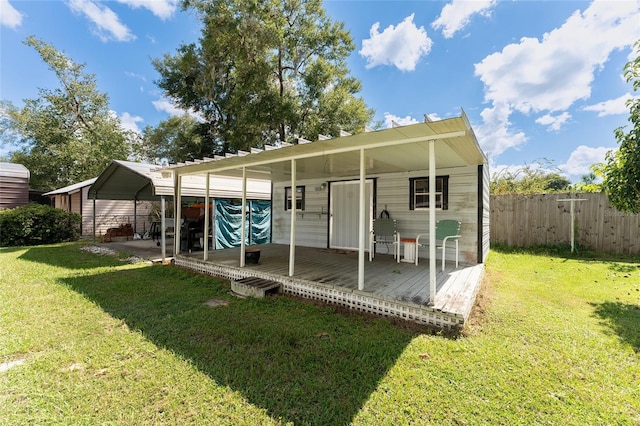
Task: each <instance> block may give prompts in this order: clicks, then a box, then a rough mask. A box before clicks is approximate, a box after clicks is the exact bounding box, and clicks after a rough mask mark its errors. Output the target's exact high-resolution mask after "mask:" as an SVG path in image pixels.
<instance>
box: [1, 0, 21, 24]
mask: <svg viewBox="0 0 640 426" xmlns="http://www.w3.org/2000/svg"><path fill="white" fill-rule="evenodd" d="M0 10H2V13H0V25H2V26H5V27H9V28H13V29H16V28H18V27H19V26H20V25H22V18H23V15H22V13H20V12H18V10H17V9H16V8H15V7H13V6H12V5H11V3H9V0H0Z"/></svg>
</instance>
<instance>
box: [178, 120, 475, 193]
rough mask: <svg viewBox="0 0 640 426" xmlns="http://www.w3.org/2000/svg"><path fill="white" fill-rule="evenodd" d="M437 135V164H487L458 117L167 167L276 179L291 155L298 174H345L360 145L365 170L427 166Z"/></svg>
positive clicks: (355, 164)
mask: <svg viewBox="0 0 640 426" xmlns="http://www.w3.org/2000/svg"><path fill="white" fill-rule="evenodd" d="M431 140H435V141H437V142H438V143H436V146H435V161H436V164H437V165H438V167H461V166H467V165H471V164H474V165H475V164H485V163H486V162H487V159H486V157H485V155H484V153H483V152H482V150H481V149H480V146H479V144H478V141H477V139H476V137H475V134H474V133H473V129H472V128H471V126H470V125H469V122H468V120H467V118H466V115H465V114H464V111H463V113H462V115H461V116H460V117H455V118H450V119H445V120H440V121H434V122H427V123H419V124H413V125H408V126H403V127H396V128H391V129H384V130H378V131H373V132H365V133H359V134H357V135H352V136H346V137H339V138H335V139H329V140H320V141H315V142H308V141H304V140H300V142H299V143H298V144H294V145H289V144H283V145H282V146H281V147H279V148H276V147H271V146H267V147H265V149H264V150H253V151H252V152H251V153H248V152H239V153H237V154H232V155H230V154H227V155H226V156H224V157H222V156H219V157H218V156H216V157H215V158H205V159H203V160H199V161H194V162H187V163H178V164H174V165H171V166H169V167H168V169H171V170H173V171H174V172H176V173H178V174H180V175H183V176H185V175H190V174H203V173H211V174H213V175H216V176H230V177H238V178H239V177H242V175H243V174H242V170H243V169H245V170H246V173H247V177H248V178H254V179H268V180H271V181H272V182H274V183H278V182H288V181H290V179H291V167H290V165H291V161H292V160H295V161H296V164H297V179H298V180H302V179H321V178H334V179H335V178H343V177H348V176H358V175H359V174H360V150H362V149H364V150H365V151H366V161H365V167H366V170H365V171H366V173H367V175H378V174H385V173H394V172H410V171H414V170H424V169H425V168H426V166H427V165H428V162H429V141H431Z"/></svg>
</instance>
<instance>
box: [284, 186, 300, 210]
mask: <svg viewBox="0 0 640 426" xmlns="http://www.w3.org/2000/svg"><path fill="white" fill-rule="evenodd" d="M291 200H292V196H291V187H290V186H287V187H285V188H284V209H285V210H291ZM296 210H304V186H296Z"/></svg>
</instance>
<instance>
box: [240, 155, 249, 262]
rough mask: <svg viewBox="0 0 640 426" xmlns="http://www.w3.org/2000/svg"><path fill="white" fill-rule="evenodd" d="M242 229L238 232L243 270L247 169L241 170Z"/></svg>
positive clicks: (245, 233)
mask: <svg viewBox="0 0 640 426" xmlns="http://www.w3.org/2000/svg"><path fill="white" fill-rule="evenodd" d="M240 226H242V229H241V230H240V238H241V241H240V267H241V268H244V266H245V262H244V260H245V259H244V255H245V252H246V246H245V244H244V240H245V239H246V238H247V230H246V227H247V168H246V167H243V168H242V222H241V225H240Z"/></svg>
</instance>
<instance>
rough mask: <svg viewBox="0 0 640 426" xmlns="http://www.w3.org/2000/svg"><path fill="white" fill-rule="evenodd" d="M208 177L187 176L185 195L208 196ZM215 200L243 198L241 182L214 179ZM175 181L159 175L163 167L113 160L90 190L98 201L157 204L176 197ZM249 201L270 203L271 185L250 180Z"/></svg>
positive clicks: (213, 193) (213, 177) (169, 176)
mask: <svg viewBox="0 0 640 426" xmlns="http://www.w3.org/2000/svg"><path fill="white" fill-rule="evenodd" d="M205 184H206V178H205V176H188V177H186V178H184V179H183V181H182V195H183V196H187V197H189V196H191V197H204V196H205ZM209 185H210V191H209V192H210V193H209V196H210V197H212V198H242V180H241V179H238V178H234V177H224V176H211V180H210V184H209ZM173 186H174V181H173V177H172V176H171V175H170V174H169V175H167V176H166V177H165V176H163V174H162V173H161V172H160V166H155V165H152V164H145V163H134V162H131V161H121V160H113V161H112V162H111V164H109V166H107V168H106V169H105V170H104V171H103V172H102V173H101V174H100V176H98V177H97V178H96V181H95V182H94V183H93V185H91V188H90V189H89V198H90V199H91V198H94V197H95V198H96V199H98V200H134V199H135V200H149V201H154V200H158V199H159V198H160V197H161V196H167V197H173ZM247 188H248V190H247V198H250V199H257V200H269V199H271V183H270V182H269V181H264V180H261V181H259V180H250V181H249V182H248V183H247Z"/></svg>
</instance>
